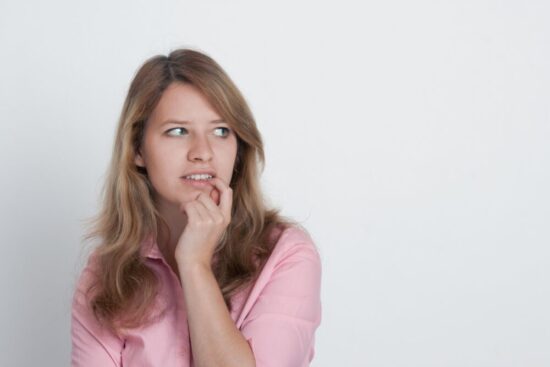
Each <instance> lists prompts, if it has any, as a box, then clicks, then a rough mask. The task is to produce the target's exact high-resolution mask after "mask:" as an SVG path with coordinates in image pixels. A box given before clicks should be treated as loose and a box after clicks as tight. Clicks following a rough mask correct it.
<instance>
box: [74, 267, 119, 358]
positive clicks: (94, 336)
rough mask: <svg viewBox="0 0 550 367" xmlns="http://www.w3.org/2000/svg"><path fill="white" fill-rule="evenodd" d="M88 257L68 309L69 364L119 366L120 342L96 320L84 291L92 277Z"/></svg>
mask: <svg viewBox="0 0 550 367" xmlns="http://www.w3.org/2000/svg"><path fill="white" fill-rule="evenodd" d="M92 260H93V259H92V257H91V258H90V261H89V262H88V264H87V266H86V267H85V268H84V270H83V271H82V274H81V275H80V278H79V280H78V283H77V287H76V289H75V292H74V296H73V301H72V310H71V343H72V348H71V366H72V367H108V366H113V367H120V366H121V351H122V349H123V345H124V341H123V340H122V339H120V338H118V337H117V336H115V335H112V334H111V333H108V332H107V331H105V330H104V329H103V328H101V326H100V325H99V324H98V323H97V321H96V319H95V317H94V316H93V313H92V311H91V309H90V308H89V307H88V305H87V300H86V297H85V294H84V291H85V290H86V288H87V286H88V284H89V282H90V280H91V279H92V277H93V271H92Z"/></svg>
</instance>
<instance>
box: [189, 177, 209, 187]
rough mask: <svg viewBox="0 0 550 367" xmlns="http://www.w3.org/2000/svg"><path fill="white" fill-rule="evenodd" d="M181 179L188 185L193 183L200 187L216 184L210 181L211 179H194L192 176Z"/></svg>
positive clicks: (194, 185)
mask: <svg viewBox="0 0 550 367" xmlns="http://www.w3.org/2000/svg"><path fill="white" fill-rule="evenodd" d="M181 180H182V181H183V182H184V183H186V184H187V185H191V186H193V187H196V188H199V189H200V188H205V187H213V186H214V185H213V184H212V183H210V180H192V179H190V178H183V177H182V178H181Z"/></svg>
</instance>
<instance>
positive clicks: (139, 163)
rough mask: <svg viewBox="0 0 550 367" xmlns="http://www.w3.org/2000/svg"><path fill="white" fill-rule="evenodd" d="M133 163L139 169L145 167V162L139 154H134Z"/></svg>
mask: <svg viewBox="0 0 550 367" xmlns="http://www.w3.org/2000/svg"><path fill="white" fill-rule="evenodd" d="M134 163H135V165H136V166H139V167H145V161H144V160H143V157H142V156H141V152H138V153H136V155H135V157H134Z"/></svg>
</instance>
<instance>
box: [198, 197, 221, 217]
mask: <svg viewBox="0 0 550 367" xmlns="http://www.w3.org/2000/svg"><path fill="white" fill-rule="evenodd" d="M207 203H209V204H210V205H207ZM195 204H196V208H197V211H198V212H199V213H200V215H201V217H202V218H203V219H210V220H213V219H214V216H215V212H214V213H212V209H214V210H215V211H218V212H219V210H220V209H219V208H218V207H217V206H216V205H215V204H214V203H213V202H212V199H210V197H209V196H208V195H206V194H204V193H201V194H199V195H198V196H197V198H196V199H195Z"/></svg>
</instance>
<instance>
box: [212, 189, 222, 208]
mask: <svg viewBox="0 0 550 367" xmlns="http://www.w3.org/2000/svg"><path fill="white" fill-rule="evenodd" d="M210 198H211V199H212V201H213V202H214V203H216V205H220V192H219V191H218V189H216V188H215V187H212V191H210Z"/></svg>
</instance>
